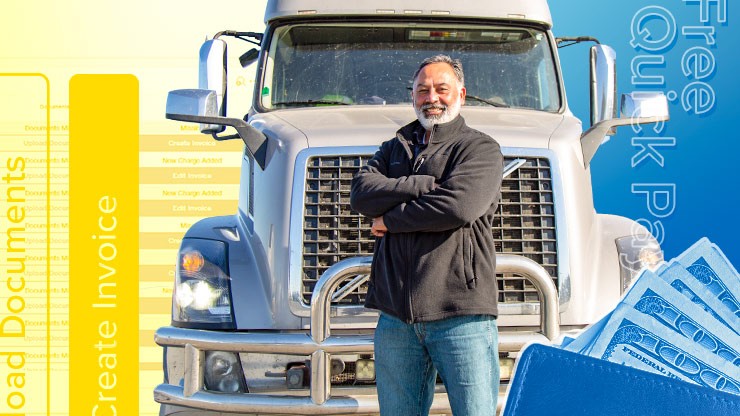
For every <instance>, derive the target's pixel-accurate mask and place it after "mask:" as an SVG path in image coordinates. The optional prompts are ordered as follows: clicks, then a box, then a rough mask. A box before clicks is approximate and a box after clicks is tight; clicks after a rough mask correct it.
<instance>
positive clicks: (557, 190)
mask: <svg viewBox="0 0 740 416" xmlns="http://www.w3.org/2000/svg"><path fill="white" fill-rule="evenodd" d="M265 23H266V29H265V31H264V33H261V32H246V31H245V32H241V31H235V30H224V31H222V32H219V33H217V34H215V35H214V36H213V38H212V39H210V40H207V41H206V42H205V43H204V44H203V46H202V47H201V49H200V72H199V88H197V89H183V90H174V91H171V92H170V93H169V95H168V98H167V109H166V117H167V118H169V119H172V120H178V121H181V122H183V121H184V122H192V123H199V124H200V130H201V132H202V133H205V134H208V135H211V136H212V137H213V138H214V139H215V140H229V139H241V140H242V141H243V142H244V151H243V158H242V164H241V177H240V186H239V201H238V209H237V211H236V213H234V214H233V215H226V216H217V217H212V218H204V219H202V220H201V221H199V222H197V223H196V224H194V225H193V226H192V227H191V228H190V229H189V230H188V231H187V232H186V234H185V235H184V237H183V239H182V243H181V246H180V248H179V252H178V254H177V261H178V263H177V266H176V274H175V281H174V292H173V298H172V322H171V325H169V326H166V327H162V328H160V329H158V330H157V332H156V335H155V342H156V343H157V344H158V345H159V346H161V347H162V349H163V372H164V381H163V383H162V384H160V385H158V386H157V387H156V388H155V390H154V399H155V400H156V402H158V403H159V404H160V415H180V416H185V415H196V414H198V415H220V414H222V413H223V414H233V413H237V414H250V415H257V414H260V415H261V414H375V413H377V412H378V403H377V395H376V390H375V372H374V361H373V329H374V327H375V324H376V321H377V316H378V315H377V312H376V311H373V310H369V309H366V308H364V307H363V302H364V299H365V295H366V291H367V285H368V279H370V278H371V276H369V270H370V262H371V256H372V253H373V246H374V243H375V238H374V237H373V236H372V235H371V233H370V225H371V219H369V218H364V217H363V216H361V215H360V214H358V213H357V212H355V211H353V210H352V209H351V208H350V204H349V197H350V183H351V180H352V178H353V176H354V174H355V173H356V172H357V171H358V170H359V169H360V167H362V166H363V165H364V164H365V163H366V162H367V161H368V160H369V159H370V158H371V157H372V155H373V154H374V153H375V151H376V150H377V149H378V146H379V145H380V143H382V142H383V141H385V140H388V139H390V138H391V137H393V136H394V134H395V132H396V130H397V129H398V128H399V127H401V126H403V125H405V124H407V123H408V122H410V121H412V120H413V119H414V118H415V114H414V110H413V108H412V104H411V94H410V90H411V86H412V79H411V78H412V75H413V73H414V71H415V69H416V68H417V67H418V65H419V63H420V62H421V61H422V60H423V59H424V58H427V57H429V56H433V55H437V54H446V55H449V56H451V57H452V58H457V59H460V60H461V61H462V63H463V67H464V71H465V87H466V90H467V97H466V100H465V105H464V106H463V108H462V111H461V114H462V116H463V117H464V118H465V120H466V122H467V123H468V124H469V125H470V126H472V127H473V128H476V129H478V130H481V131H483V132H485V133H487V134H488V135H490V136H492V137H493V138H495V139H496V140H497V141H498V143H499V144H500V145H501V148H502V153H503V155H504V158H505V160H504V164H505V169H504V179H503V183H502V186H501V201H500V204H499V208H498V211H497V213H496V220H495V224H494V226H493V227H492V229H491V233H493V235H494V238H495V240H496V252H497V269H496V276H495V278H496V279H497V280H498V285H499V295H498V299H491V302H495V301H497V302H498V304H499V311H500V315H499V316H498V320H497V322H498V327H499V351H500V353H499V354H500V366H501V375H502V384H501V390H500V400H499V404H502V403H504V402H505V399H506V386H507V382H508V380H509V379H510V377H511V373H512V368H513V367H514V365H515V362H516V358H517V354H518V353H519V351H520V350H521V348H522V347H523V346H524V345H525V344H527V343H529V342H554V341H557V340H558V338H559V337H560V336H562V334H568V333H574V332H576V331H578V330H580V329H582V328H584V327H585V326H587V325H588V324H590V323H593V322H595V321H596V320H598V319H599V318H600V317H601V315H602V314H604V313H606V311H607V310H608V309H610V307H611V306H613V305H614V304H616V302H617V301H618V299H619V298H620V296H621V294H622V293H623V292H624V290H625V289H626V288H627V287H628V286H629V285H630V283H631V281H632V279H634V278H635V277H636V275H637V273H638V272H639V270H640V269H642V268H644V267H652V266H655V265H656V264H657V263H659V262H660V261H662V252H661V249H660V246H659V244H658V243H657V241H656V240H655V238H653V236H651V235H650V233H649V232H648V231H647V230H646V229H645V228H644V227H642V226H641V225H640V224H638V222H636V221H633V220H631V219H628V218H624V217H620V216H615V215H606V214H599V213H597V212H596V211H595V209H594V203H593V196H592V184H591V177H590V164H591V162H592V160H593V156H594V154H595V153H596V151H597V150H598V148H599V147H600V145H601V144H602V142H604V140H605V139H606V138H608V136H611V135H613V134H614V132H615V129H616V128H617V127H618V126H624V125H635V124H641V123H653V122H664V121H665V120H667V119H668V105H667V100H666V99H665V96H663V95H662V94H661V93H647V92H633V93H629V94H623V95H621V96H620V97H618V96H617V92H616V70H615V67H616V64H615V62H616V58H615V52H614V50H613V49H612V48H610V47H609V46H607V45H603V44H600V43H599V42H598V40H596V39H595V38H592V37H584V36H581V37H570V38H568V37H555V36H554V34H553V33H552V26H553V22H552V18H551V14H550V10H549V8H548V4H547V2H546V1H545V0H529V1H521V2H478V1H473V0H459V1H456V2H450V1H443V0H425V1H417V0H393V1H391V0H373V1H366V0H361V1H355V2H347V1H342V0H322V1H310V0H269V1H268V2H267V6H266V11H265ZM226 39H228V40H229V41H228V42H226ZM241 41H246V42H250V43H251V44H252V46H253V47H251V48H250V49H248V48H249V47H250V46H249V45H248V44H244V43H242V42H241ZM583 42H588V43H591V44H593V45H592V46H590V49H588V55H589V56H588V59H584V63H583V64H584V65H588V67H589V74H590V77H589V79H584V80H583V82H586V83H589V85H590V89H589V90H590V92H589V94H590V97H589V102H590V110H591V114H590V118H591V119H590V120H587V121H586V123H587V126H586V127H584V126H583V123H582V122H581V120H579V119H578V118H576V117H575V116H574V114H573V112H572V111H571V108H570V107H569V106H568V101H567V100H566V94H565V89H564V84H563V76H562V73H561V67H560V63H559V58H558V47H559V46H564V45H566V44H572V43H583ZM227 45H229V48H231V49H234V48H235V47H237V48H241V49H240V53H241V51H245V50H246V51H245V52H244V53H241V54H240V56H239V61H240V62H241V63H242V64H243V65H244V66H246V65H255V66H256V78H255V88H254V94H253V100H252V103H251V108H250V110H249V112H248V113H247V114H246V115H244V116H243V117H239V118H237V117H229V116H227V114H228V113H227V111H226V110H227V98H228V97H229V94H230V92H229V91H228V88H227V86H228V85H229V82H228V79H229V75H228V73H229V70H228V68H227V65H226V63H227ZM242 45H244V46H242ZM247 49H248V50H247ZM585 55H586V54H585V53H584V56H585ZM232 94H233V93H232ZM492 180H493V179H492ZM553 382H557V374H553ZM431 412H432V413H434V414H444V413H450V409H449V403H448V401H447V397H446V394H445V391H444V387H443V384H442V383H441V381H440V380H438V383H437V387H436V389H435V398H434V403H433V406H432V410H431Z"/></svg>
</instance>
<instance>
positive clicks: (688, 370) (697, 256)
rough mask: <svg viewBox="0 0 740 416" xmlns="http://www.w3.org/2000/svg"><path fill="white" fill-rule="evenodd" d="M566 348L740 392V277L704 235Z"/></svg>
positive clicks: (649, 273) (566, 343) (641, 278)
mask: <svg viewBox="0 0 740 416" xmlns="http://www.w3.org/2000/svg"><path fill="white" fill-rule="evenodd" d="M561 348H563V349H565V350H568V351H572V352H576V353H579V354H584V355H588V356H591V357H595V358H599V359H602V360H607V361H611V362H614V363H618V364H623V365H627V366H630V367H634V368H638V369H642V370H645V371H649V372H652V373H657V374H661V375H664V376H667V377H671V378H675V379H680V380H684V381H687V382H690V383H695V384H698V385H701V386H706V387H710V388H713V389H716V390H720V391H724V392H727V393H732V394H737V395H740V276H739V275H738V273H737V271H736V270H735V269H734V268H733V267H732V264H730V262H729V261H728V260H727V258H726V257H725V256H724V254H723V253H722V251H720V249H719V248H718V247H717V246H716V245H715V244H712V243H711V242H710V241H709V240H707V239H706V238H703V239H701V240H699V241H698V242H697V243H696V244H694V245H693V246H692V247H691V248H689V249H688V250H687V251H686V252H684V253H683V254H681V255H680V256H679V257H678V258H676V259H674V260H672V261H670V262H668V263H665V264H663V265H662V266H661V267H660V268H659V269H658V270H656V271H654V272H652V271H649V270H645V271H643V272H642V273H641V274H640V276H639V277H638V279H637V280H636V281H635V283H634V284H633V285H632V287H631V288H630V289H629V290H628V291H627V293H625V295H624V297H623V298H622V301H621V302H620V303H619V304H618V305H617V307H616V308H615V309H614V310H613V311H612V312H610V313H609V314H608V315H606V316H605V317H604V318H603V319H601V320H599V321H598V322H596V323H594V324H593V325H591V326H590V327H588V328H586V329H585V330H584V331H583V332H582V333H581V334H580V335H579V336H578V337H576V338H568V337H566V338H565V339H564V340H563V343H562V345H561Z"/></svg>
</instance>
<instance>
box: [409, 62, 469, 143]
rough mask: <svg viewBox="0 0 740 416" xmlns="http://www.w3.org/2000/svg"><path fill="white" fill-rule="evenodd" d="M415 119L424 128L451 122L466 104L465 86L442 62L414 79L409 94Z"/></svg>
mask: <svg viewBox="0 0 740 416" xmlns="http://www.w3.org/2000/svg"><path fill="white" fill-rule="evenodd" d="M411 98H412V100H413V102H414V110H415V111H416V117H417V118H418V119H419V121H420V122H421V125H422V126H424V128H425V129H427V130H431V129H432V127H433V126H434V125H435V124H441V123H447V122H448V121H452V120H453V119H454V118H455V117H457V115H458V114H460V107H461V106H462V105H463V104H464V103H465V87H463V86H462V85H460V82H459V81H458V80H457V77H456V76H455V72H454V71H453V70H452V67H451V66H450V65H449V64H446V63H444V62H438V63H433V64H429V65H427V66H425V67H424V68H422V69H421V72H419V75H418V76H417V77H416V79H415V80H414V89H413V90H412V91H411Z"/></svg>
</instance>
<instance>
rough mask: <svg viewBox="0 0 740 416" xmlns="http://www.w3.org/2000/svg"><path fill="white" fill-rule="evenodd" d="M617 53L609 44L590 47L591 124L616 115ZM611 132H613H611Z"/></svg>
mask: <svg viewBox="0 0 740 416" xmlns="http://www.w3.org/2000/svg"><path fill="white" fill-rule="evenodd" d="M616 61H617V54H616V52H615V51H614V49H612V48H611V47H610V46H607V45H601V44H599V45H596V46H592V47H591V59H590V64H591V125H592V126H593V125H595V124H596V123H598V122H600V121H604V120H611V119H613V118H616V117H617V70H616ZM612 133H613V132H612Z"/></svg>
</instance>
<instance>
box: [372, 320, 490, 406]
mask: <svg viewBox="0 0 740 416" xmlns="http://www.w3.org/2000/svg"><path fill="white" fill-rule="evenodd" d="M437 371H439V374H440V376H441V377H442V381H443V382H444V384H445V389H446V390H447V396H448V397H449V400H450V406H451V407H452V413H453V414H454V415H455V416H485V415H495V414H496V401H497V399H498V387H499V362H498V329H497V328H496V319H495V318H494V317H492V316H488V315H469V316H459V317H454V318H448V319H442V320H439V321H432V322H421V323H416V324H407V323H405V322H403V321H400V320H398V319H396V318H394V317H392V316H390V315H386V314H383V313H381V314H380V319H379V320H378V326H377V328H376V329H375V372H376V381H377V387H378V400H379V401H380V414H381V415H382V416H395V415H397V416H426V415H428V414H429V408H430V407H431V405H432V399H433V398H434V384H435V380H436V378H437Z"/></svg>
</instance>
